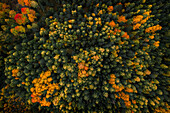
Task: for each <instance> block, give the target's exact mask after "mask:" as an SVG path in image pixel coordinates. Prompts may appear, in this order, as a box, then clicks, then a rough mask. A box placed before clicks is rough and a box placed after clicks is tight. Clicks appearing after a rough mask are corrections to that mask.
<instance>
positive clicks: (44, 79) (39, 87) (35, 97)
mask: <svg viewBox="0 0 170 113" xmlns="http://www.w3.org/2000/svg"><path fill="white" fill-rule="evenodd" d="M50 75H51V72H50V71H46V72H42V73H41V74H40V78H38V79H37V78H35V79H34V80H33V81H32V83H33V84H34V87H32V88H31V89H30V91H31V92H32V95H31V97H32V99H31V101H32V102H33V103H35V102H39V103H40V104H41V106H50V105H51V102H47V101H46V98H49V97H51V95H52V94H53V92H54V90H55V89H57V90H59V89H60V88H59V85H58V83H53V84H51V83H50V82H51V81H52V80H53V79H52V77H49V76H50ZM45 90H47V94H46V97H44V98H43V100H42V101H41V100H40V99H41V98H40V96H41V95H42V92H43V91H45Z"/></svg>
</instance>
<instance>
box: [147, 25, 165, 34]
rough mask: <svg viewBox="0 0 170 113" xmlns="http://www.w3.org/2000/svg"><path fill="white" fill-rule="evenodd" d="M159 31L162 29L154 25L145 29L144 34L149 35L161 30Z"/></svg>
mask: <svg viewBox="0 0 170 113" xmlns="http://www.w3.org/2000/svg"><path fill="white" fill-rule="evenodd" d="M161 29H162V27H161V26H160V25H156V26H152V27H149V28H146V29H145V32H146V33H150V32H152V33H155V31H158V30H161Z"/></svg>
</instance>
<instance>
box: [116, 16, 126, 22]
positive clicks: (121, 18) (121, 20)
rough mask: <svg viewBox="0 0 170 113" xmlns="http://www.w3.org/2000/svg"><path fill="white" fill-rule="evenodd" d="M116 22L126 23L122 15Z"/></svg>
mask: <svg viewBox="0 0 170 113" xmlns="http://www.w3.org/2000/svg"><path fill="white" fill-rule="evenodd" d="M117 21H118V22H119V23H120V22H127V20H126V18H125V16H123V15H121V16H119V17H118V20H117Z"/></svg>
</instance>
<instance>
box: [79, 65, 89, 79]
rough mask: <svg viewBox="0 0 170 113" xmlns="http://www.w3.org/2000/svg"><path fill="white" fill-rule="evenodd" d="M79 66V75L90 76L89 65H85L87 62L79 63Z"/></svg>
mask: <svg viewBox="0 0 170 113" xmlns="http://www.w3.org/2000/svg"><path fill="white" fill-rule="evenodd" d="M78 68H79V73H78V77H85V76H89V74H88V73H87V70H88V69H89V67H87V66H85V63H78Z"/></svg>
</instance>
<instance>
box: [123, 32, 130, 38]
mask: <svg viewBox="0 0 170 113" xmlns="http://www.w3.org/2000/svg"><path fill="white" fill-rule="evenodd" d="M122 37H125V38H126V39H129V37H130V36H129V35H128V34H127V32H125V34H123V35H122Z"/></svg>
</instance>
